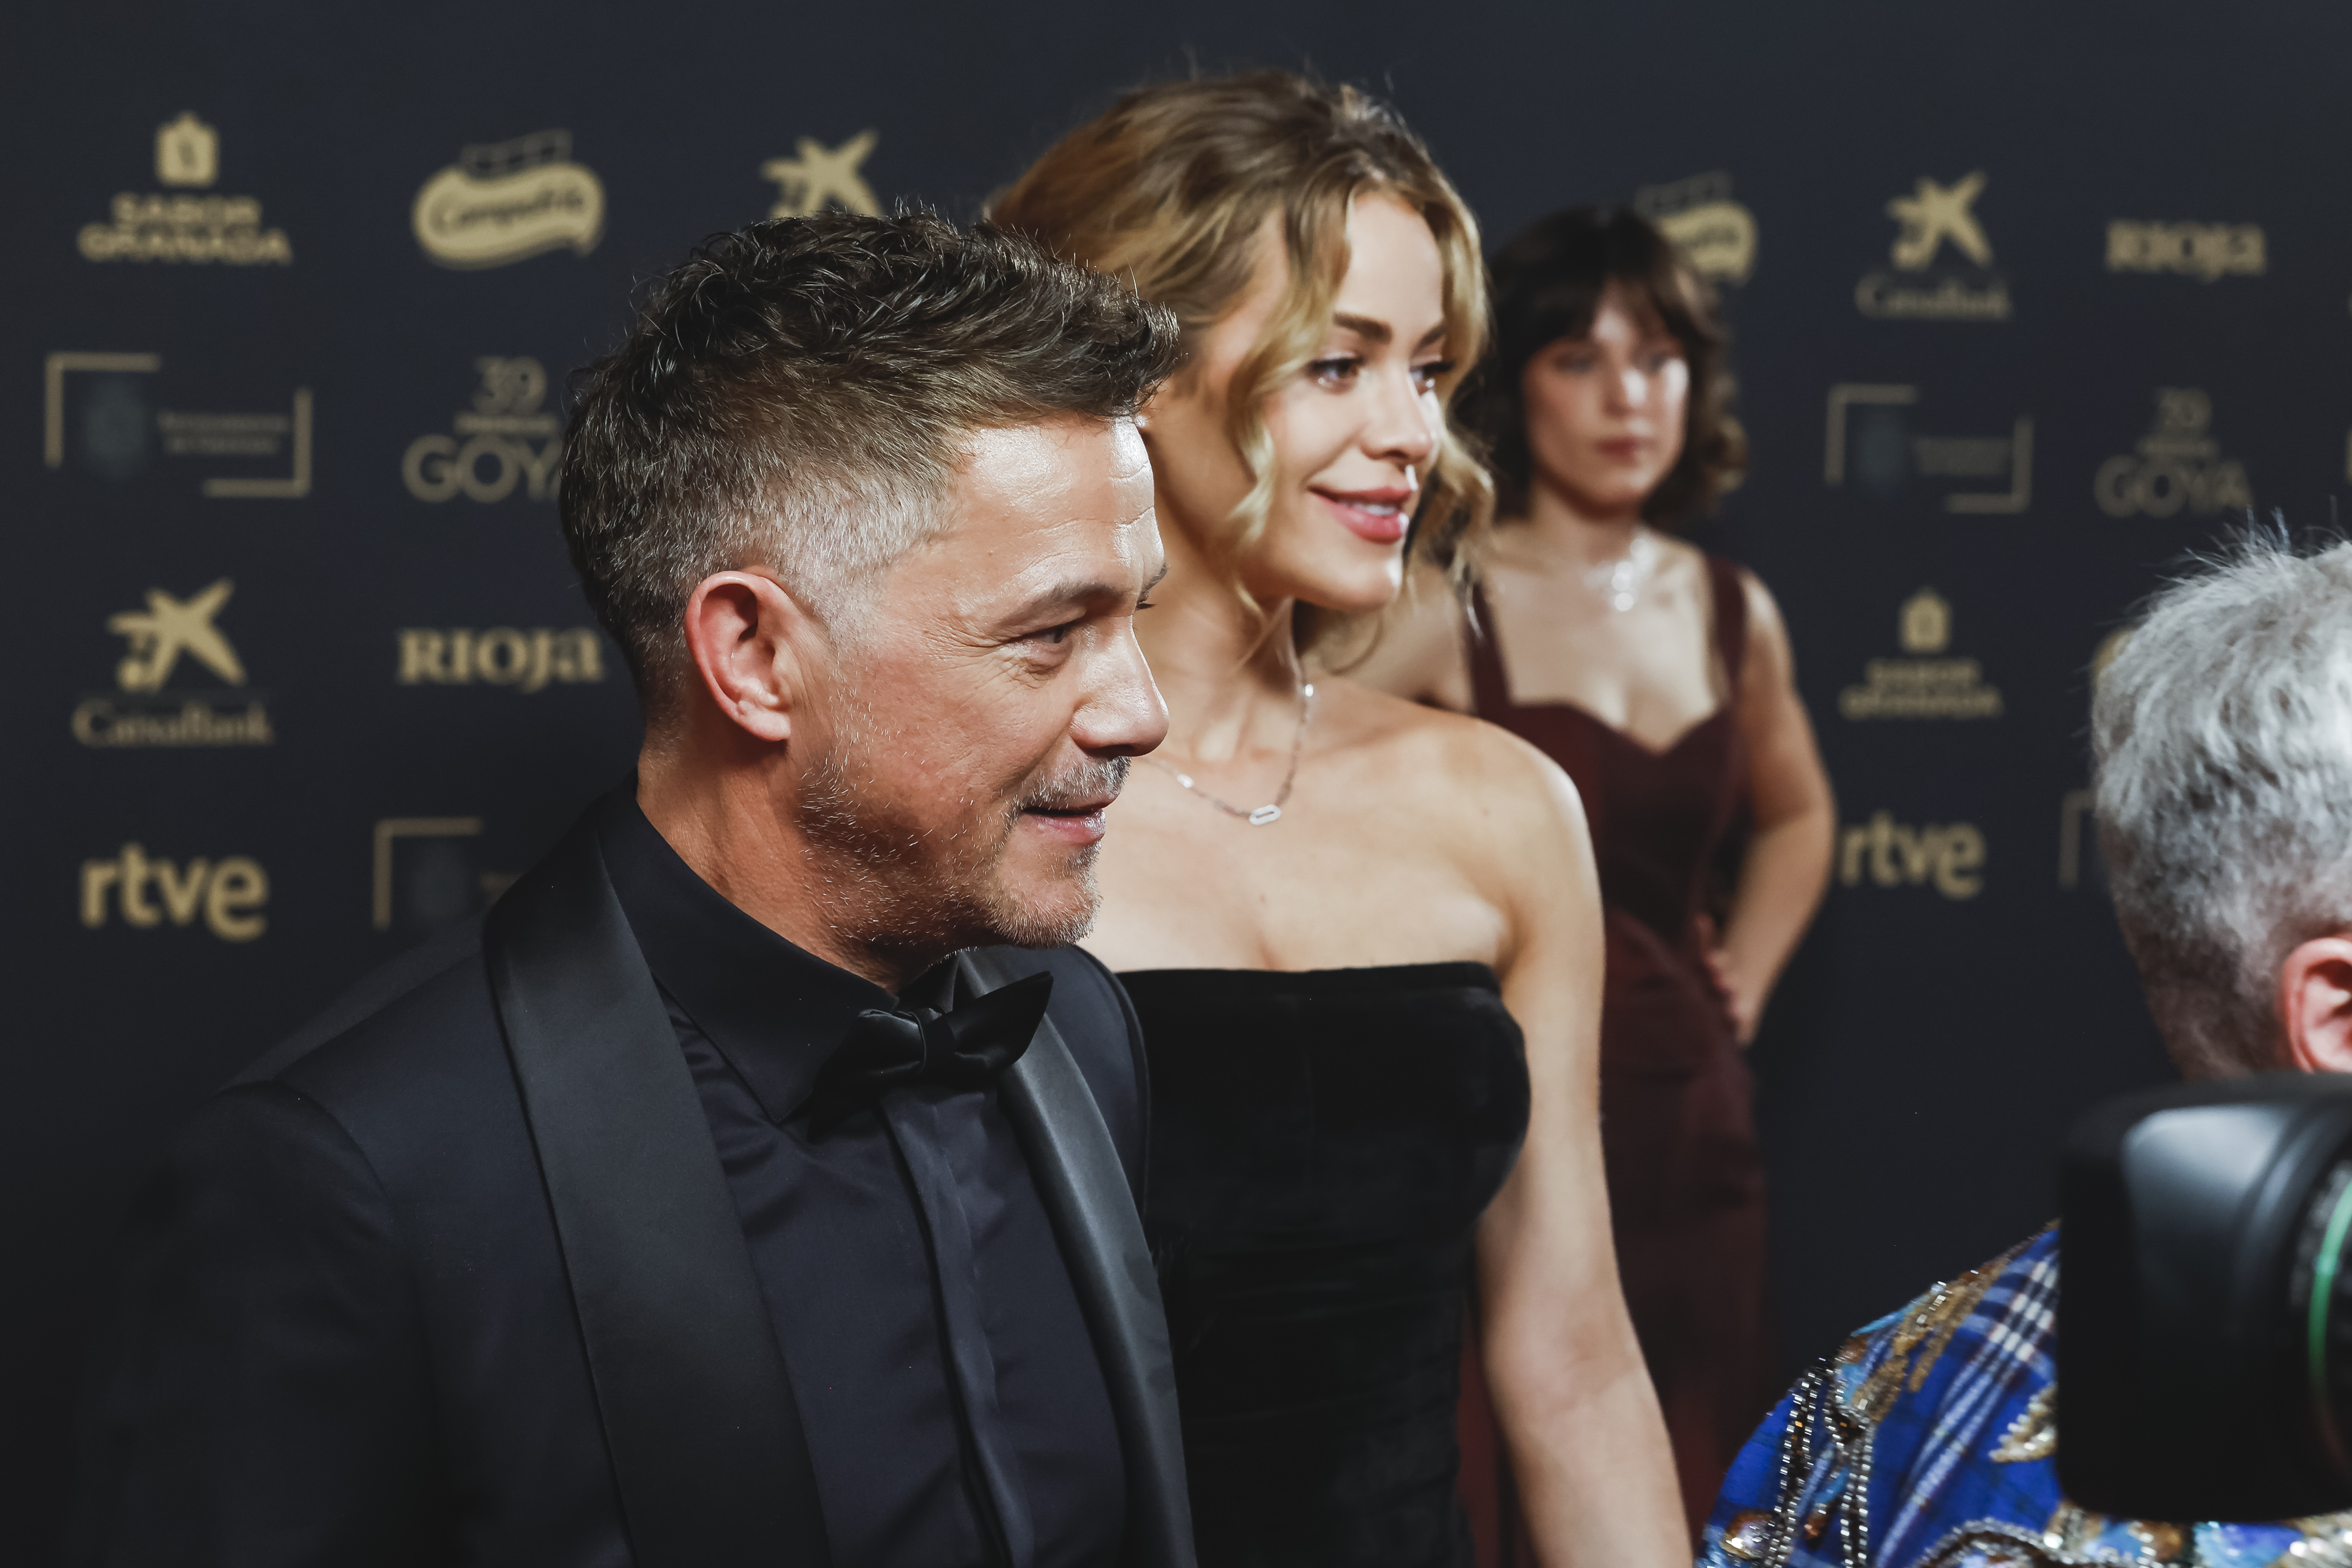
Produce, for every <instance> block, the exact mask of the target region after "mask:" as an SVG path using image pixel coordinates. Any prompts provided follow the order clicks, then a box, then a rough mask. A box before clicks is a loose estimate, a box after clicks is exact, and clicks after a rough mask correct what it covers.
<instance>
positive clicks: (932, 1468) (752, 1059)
mask: <svg viewBox="0 0 2352 1568" xmlns="http://www.w3.org/2000/svg"><path fill="white" fill-rule="evenodd" d="M603 821H604V858H605V864H606V867H607V868H608V870H609V871H610V873H611V875H612V880H613V886H614V891H615V892H616V893H617V894H618V895H619V897H620V902H621V907H622V910H623V911H624V912H625V915H627V917H628V921H629V925H630V926H631V928H632V930H633V931H634V932H635V936H636V938H637V942H638V945H639V946H641V947H642V948H643V950H644V953H645V956H646V963H647V964H648V966H649V967H651V969H652V970H653V974H654V977H655V979H656V982H657V983H658V984H659V986H660V988H661V991H662V996H663V998H664V1000H665V1002H666V1003H667V1006H668V1009H669V1015H670V1020H671V1023H672V1024H673V1026H674V1027H675V1028H676V1030H677V1039H678V1045H679V1048H680V1049H681V1050H682V1051H684V1052H685V1054H686V1059H687V1061H688V1066H689V1067H690V1068H691V1069H692V1071H693V1074H694V1079H695V1083H696V1086H697V1088H698V1091H699V1092H700V1095H701V1099H702V1107H703V1111H704V1113H705V1114H706V1115H707V1116H708V1118H709V1124H710V1132H711V1137H712V1139H713V1140H714V1142H715V1143H716V1145H717V1146H718V1151H719V1162H720V1165H721V1166H722V1167H723V1169H724V1170H725V1173H726V1177H727V1184H728V1187H729V1190H730V1193H731V1194H732V1196H733V1197H734V1201H735V1207H736V1212H737V1214H738V1215H739V1216H740V1218H741V1220H742V1225H743V1236H744V1239H745V1241H746V1242H747V1243H748V1244H749V1246H750V1249H751V1260H752V1266H753V1269H754V1270H755V1272H756V1273H757V1274H758V1276H759V1279H760V1282H761V1290H762V1292H763V1294H764V1296H765V1298H766V1301H767V1305H768V1312H769V1315H770V1317H771V1318H772V1321H773V1322H774V1325H775V1333H776V1340H777V1343H778V1344H779V1346H780V1347H781V1348H782V1353H783V1357H784V1362H785V1364H786V1365H787V1366H788V1367H789V1368H790V1369H791V1373H792V1379H793V1391H794V1394H795V1395H796V1396H797V1398H798V1401H799V1405H800V1414H801V1419H802V1422H803V1425H804V1427H805V1428H806V1430H807V1434H808V1441H809V1448H810V1450H811V1452H812V1453H813V1455H814V1462H815V1469H816V1480H817V1490H818V1494H819V1498H820V1500H821V1502H822V1505H823V1508H824V1521H825V1530H826V1533H827V1535H828V1536H829V1537H830V1539H831V1542H832V1546H833V1559H834V1563H835V1568H880V1565H884V1564H887V1565H890V1568H899V1565H915V1564H920V1565H923V1568H934V1565H936V1568H961V1565H964V1564H972V1565H979V1564H990V1565H992V1568H1081V1565H1087V1568H1094V1565H1104V1568H1107V1565H1108V1564H1111V1563H1115V1562H1116V1561H1117V1559H1118V1552H1119V1545H1120V1540H1121V1532H1122V1530H1123V1528H1124V1521H1125V1511H1126V1491H1125V1481H1124V1479H1123V1469H1122V1463H1121V1456H1120V1449H1119V1437H1118V1429H1117V1427H1116V1425H1115V1424H1114V1420H1113V1416H1112V1412H1111V1407H1110V1402H1109V1397H1108V1393H1107V1392H1106V1390H1105V1387H1104V1384H1103V1378H1102V1372H1101V1368H1100V1366H1099V1364H1098V1363H1097V1359H1096V1356H1095V1352H1094V1348H1093V1345H1092V1343H1091V1341H1090V1339H1089V1337H1088V1334H1087V1325H1086V1322H1085V1320H1084V1318H1083V1317H1082V1315H1081V1313H1080V1309H1079V1306H1078V1301H1077V1298H1076V1294H1075V1293H1074V1291H1072V1288H1071V1285H1070V1281H1069V1275H1068V1272H1067V1270H1066V1268H1065V1267H1064V1264H1063V1261H1062V1258H1061V1254H1060V1250H1059V1249H1058V1248H1057V1246H1056V1245H1055V1239H1054V1233H1053V1229H1052V1226H1051V1224H1050V1222H1049V1220H1048V1218H1047V1217H1046V1213H1045V1208H1044V1207H1043V1206H1042V1205H1041V1204H1040V1202H1039V1200H1038V1197H1037V1194H1036V1191H1035V1188H1034V1186H1032V1185H1031V1182H1030V1176H1029V1171H1028V1166H1027V1164H1026V1162H1025V1160H1024V1157H1023V1155H1022V1151H1021V1145H1020V1144H1019V1142H1018V1141H1017V1139H1016V1137H1015V1135H1014V1133H1013V1127H1012V1125H1011V1124H1010V1123H1009V1122H1008V1121H1007V1120H1006V1118H1005V1115H1004V1113H1003V1109H1002V1108H1001V1107H1000V1105H999V1104H998V1103H997V1094H996V1091H995V1090H994V1089H993V1088H990V1089H986V1090H976V1091H965V1092H956V1091H953V1090H949V1089H945V1088H941V1087H936V1086H922V1087H917V1088H912V1089H906V1090H899V1091H895V1092H892V1093H891V1094H889V1095H887V1097H886V1098H885V1100H884V1101H883V1102H882V1103H880V1104H879V1105H877V1107H875V1108H874V1109H870V1110H866V1111H860V1112H857V1113H854V1114H852V1115H851V1116H849V1117H848V1118H847V1119H846V1120H845V1121H844V1122H842V1123H841V1124H839V1125H837V1126H835V1127H834V1128H832V1129H831V1130H829V1131H828V1132H827V1133H826V1134H825V1135H824V1136H823V1137H816V1136H814V1135H813V1134H812V1131H811V1128H810V1119H809V1117H808V1115H807V1114H806V1113H805V1112H804V1111H803V1103H804V1102H805V1101H806V1100H807V1098H808V1095H809V1092H810V1090H811V1089H812V1088H813V1087H814V1082H815V1080H816V1075H817V1073H818V1072H819V1071H820V1070H821V1069H823V1067H824V1064H825V1062H826V1061H827V1060H829V1059H830V1057H831V1056H832V1054H833V1052H834V1051H835V1049H836V1048H838V1047H839V1045H840V1044H841V1043H842V1041H843V1040H845V1038H846V1037H847V1035H848V1033H849V1030H850V1027H851V1024H852V1021H853V1020H854V1019H856V1015H857V1014H858V1013H859V1012H860V1011H862V1010H864V1009H868V1008H881V1009H889V1008H895V1007H898V1006H899V1005H900V1004H901V1000H902V998H898V997H894V996H892V995H891V994H890V993H889V992H887V991H885V990H883V989H881V988H879V987H877V986H875V985H873V984H871V983H870V982H868V981H866V980H864V979H861V978H859V977H857V976H855V975H853V974H850V973H849V972H848V971H847V970H845V969H841V968H837V967H835V966H833V965H831V964H828V963H825V962H824V960H822V959H820V958H817V957H815V956H813V955H811V954H809V953H806V952H803V950H802V949H800V948H798V947H795V946H793V945H792V944H791V943H789V942H786V941H785V940H784V939H783V938H782V937H781V936H777V935H776V934H775V933H774V932H772V931H770V930H769V929H768V928H767V927H766V926H764V925H761V924H760V923H759V922H758V921H756V920H754V919H752V918H751V916H750V915H746V914H744V913H743V912H742V911H741V910H740V909H738V908H736V907H735V906H734V905H733V904H730V903H729V902H728V901H727V900H726V898H724V897H723V896H721V895H720V894H719V893H718V892H717V891H716V890H715V889H713V888H712V887H711V886H710V885H709V883H705V882H704V881H703V880H702V879H701V878H700V877H699V876H698V875H696V874H695V873H694V871H693V870H692V869H691V868H690V867H688V865H687V864H686V862H684V861H683V860H681V859H679V858H678V856H677V852H675V851H674V850H672V849H671V848H670V846H669V844H668V842H667V841H665V840H664V839H663V838H662V836H661V835H660V833H659V832H657V831H656V830H655V828H654V827H653V825H652V824H651V823H650V822H648V821H646V818H645V815H644V813H643V812H642V811H639V810H636V809H635V805H634V804H633V803H632V804H630V805H629V806H628V808H627V809H626V810H608V811H606V812H605V813H604V818H603ZM951 985H952V974H951V971H950V969H949V968H948V967H946V966H942V967H940V969H938V970H935V971H933V972H932V974H930V975H929V976H926V977H924V978H923V979H921V980H919V981H917V982H916V983H915V984H914V985H912V986H910V987H909V988H908V992H907V994H906V997H905V998H903V999H904V1001H905V1002H907V1003H910V1004H919V1005H925V1006H930V1007H935V1008H942V1009H944V1008H945V1007H947V1006H949V1005H950V1002H951V1001H952V1000H954V999H956V998H952V997H950V995H948V994H947V989H948V988H949V987H950V986H951ZM796 1113H797V1114H796Z"/></svg>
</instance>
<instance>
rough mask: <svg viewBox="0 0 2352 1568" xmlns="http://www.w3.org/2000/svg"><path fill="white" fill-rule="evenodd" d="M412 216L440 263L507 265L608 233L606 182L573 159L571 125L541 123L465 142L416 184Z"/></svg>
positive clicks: (589, 245) (586, 244)
mask: <svg viewBox="0 0 2352 1568" xmlns="http://www.w3.org/2000/svg"><path fill="white" fill-rule="evenodd" d="M408 222H409V226H410V227H411V228H413V229H414V230H415V232H416V243H417V244H418V245H419V246H422V247H424V251H425V256H428V257H429V258H431V259H432V260H433V261H435V262H436V263H437V264H439V265H440V266H442V267H457V268H459V269H462V270H472V269H475V268H478V267H504V266H506V265H508V264H509V262H517V261H522V260H526V259H527V258H529V257H530V256H538V255H541V253H543V252H546V251H551V250H561V249H562V248H563V247H564V246H571V247H572V249H573V250H575V251H577V252H579V253H580V254H581V255H582V256H585V255H587V254H588V253H589V252H590V251H592V250H594V249H595V248H596V242H597V241H598V240H600V239H602V238H603V237H604V183H603V182H601V181H600V180H598V179H597V178H596V172H595V171H594V170H593V169H591V168H589V167H588V166H587V165H585V164H583V163H574V162H572V132H570V131H533V132H532V133H531V134H530V135H529V136H519V137H517V138H516V139H515V140H513V141H497V142H491V143H488V145H484V146H478V147H467V148H463V149H461V150H460V151H459V152H458V154H457V162H455V163H452V164H450V165H449V166H448V167H447V168H446V169H439V170H436V171H435V172H434V174H433V177H432V178H431V179H429V180H427V181H425V184H424V186H423V187H422V188H421V189H419V190H418V191H417V193H416V202H415V205H414V206H412V207H411V208H410V209H409V213H408Z"/></svg>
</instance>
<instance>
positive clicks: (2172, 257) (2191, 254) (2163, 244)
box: [2107, 218, 2270, 283]
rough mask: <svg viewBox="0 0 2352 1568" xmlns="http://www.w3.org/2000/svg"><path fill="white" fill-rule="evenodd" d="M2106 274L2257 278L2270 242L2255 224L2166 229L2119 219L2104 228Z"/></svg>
mask: <svg viewBox="0 0 2352 1568" xmlns="http://www.w3.org/2000/svg"><path fill="white" fill-rule="evenodd" d="M2107 270H2108V271H2109V272H2177V273H2179V274H2181V275H2182V276H2184V277H2194V278H2196V279H2198V280H2199V281H2200V282H2204V283H2213V282H2218V281H2219V280H2220V279H2221V278H2223V277H2261V276H2262V275H2263V273H2265V272H2268V271H2269V270H2270V251H2269V245H2268V242H2267V241H2266V240H2265V239H2264V238H2263V231H2262V228H2261V226H2260V225H2255V224H2186V223H2183V224H2165V223H2143V222H2139V221H2137V220H2135V219H2131V218H2117V219H2116V221H2115V222H2113V223H2111V224H2109V225H2107Z"/></svg>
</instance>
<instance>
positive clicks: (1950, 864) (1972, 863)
mask: <svg viewBox="0 0 2352 1568" xmlns="http://www.w3.org/2000/svg"><path fill="white" fill-rule="evenodd" d="M1984 863H1985V839H1984V834H1983V833H1982V832H1981V831H1979V830H1978V828H1977V827H1976V825H1975V824H1974V823H1971V822H1953V823H1950V824H1948V825H1943V826H1938V825H1936V824H1933V823H1931V824H1929V825H1928V826H1927V827H1924V828H1912V827H1906V825H1904V824H1903V823H1900V822H1897V821H1895V814H1894V813H1893V812H1891V811H1877V812H1874V813H1873V814H1872V816H1871V819H1870V821H1869V822H1868V823H1866V824H1864V825H1862V826H1857V827H1849V828H1847V829H1846V830H1845V831H1843V833H1842V834H1840V835H1839V844H1838V881H1839V882H1841V883H1844V884H1845V885H1846V886H1848V887H1855V886H1859V885H1860V884H1861V883H1862V879H1863V877H1864V873H1865V872H1866V873H1867V874H1868V875H1869V877H1870V880H1871V881H1872V882H1874V883H1876V884H1877V885H1879V886H1880V887H1921V886H1930V885H1932V886H1933V887H1934V888H1935V890H1936V891H1937V893H1940V894H1943V895H1944V896H1945V897H1946V898H1950V899H1962V898H1974V897H1975V896H1976V895H1977V894H1979V893H1981V892H1983V891H1984V874H1983V873H1984Z"/></svg>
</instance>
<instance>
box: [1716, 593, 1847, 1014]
mask: <svg viewBox="0 0 2352 1568" xmlns="http://www.w3.org/2000/svg"><path fill="white" fill-rule="evenodd" d="M1740 580H1741V582H1742V584H1743V585H1744V586H1745V588H1746V589H1747V592H1748V656H1747V665H1746V671H1745V678H1744V680H1743V682H1742V686H1741V691H1740V694H1739V727H1740V729H1741V731H1742V733H1743V734H1744V736H1745V737H1746V739H1747V742H1748V777H1749V784H1748V800H1749V804H1750V809H1751V810H1752V812H1753V821H1754V827H1753V829H1752V831H1751V832H1750V834H1749V837H1748V852H1747V855H1746V857H1745V858H1744V859H1743V860H1742V861H1741V862H1740V867H1739V883H1738V886H1737V887H1736V888H1734V889H1733V891H1732V899H1731V911H1730V915H1729V918H1728V920H1727V923H1726V925H1725V926H1724V930H1723V940H1722V946H1721V947H1720V948H1719V949H1718V951H1717V955H1716V967H1717V978H1718V979H1720V980H1721V981H1722V983H1723V985H1724V988H1725V989H1726V991H1727V993H1728V994H1729V998H1730V1004H1731V1012H1732V1019H1733V1022H1734V1023H1735V1024H1736V1025H1737V1027H1738V1031H1739V1041H1740V1043H1741V1044H1742V1045H1745V1044H1747V1043H1748V1040H1752V1039H1754V1038H1755V1035H1756V1026H1757V1023H1758V1021H1759V1019H1761V1018H1762V1017H1763V1014H1764V1004H1765V1002H1766V1001H1767V1000H1768V999H1769V998H1770V996H1771V994H1772V987H1773V985H1774V983H1775V982H1776V981H1778V980H1779V979H1780V970H1781V967H1783V966H1784V965H1786V964H1787V963H1788V961H1789V955H1790V954H1791V953H1793V952H1795V951H1796V947H1797V943H1798V941H1799V940H1800V939H1801V937H1802V936H1804V934H1805V927H1806V926H1807V925H1811V923H1812V918H1813V912H1814V911H1815V910H1816V909H1818V908H1820V907H1821V902H1822V892H1823V890H1824V889H1826V888H1827V887H1828V885H1829V876H1830V855H1831V851H1832V842H1833V841H1834V840H1835V838H1836V836H1837V805H1836V801H1835V800H1834V799H1833V798H1832V795H1831V793H1830V779H1829V774H1828V773H1827V772H1826V771H1825V770H1824V769H1823V768H1822V755H1821V751H1820V749H1819V748H1818V747H1816V746H1815V745H1814V743H1813V726H1812V721H1811V719H1810V718H1808V717H1807V716H1806V715H1805V705H1804V702H1803V700H1802V699H1801V698H1800V697H1799V696H1798V695H1797V682H1796V661H1795V658H1794V656H1793V655H1792V653H1790V647H1789V629H1788V626H1787V624H1786V623H1785V622H1782V621H1781V619H1780V606H1779V605H1777V604H1775V603H1774V602H1773V601H1772V596H1771V595H1770V594H1769V593H1768V592H1766V591H1765V589H1764V585H1763V584H1762V583H1761V582H1759V581H1758V580H1756V579H1755V578H1754V577H1753V576H1751V575H1750V574H1748V573H1747V572H1742V573H1740Z"/></svg>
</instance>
